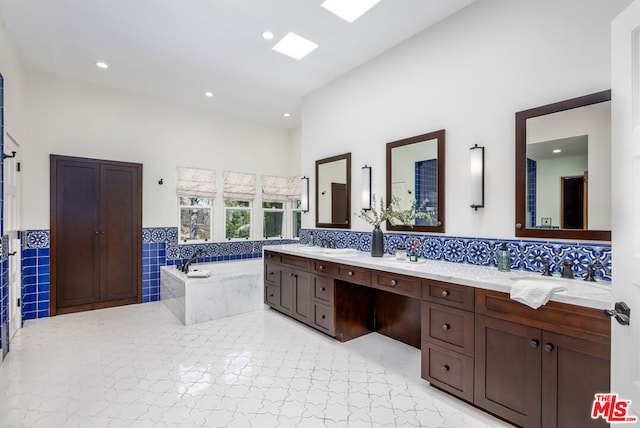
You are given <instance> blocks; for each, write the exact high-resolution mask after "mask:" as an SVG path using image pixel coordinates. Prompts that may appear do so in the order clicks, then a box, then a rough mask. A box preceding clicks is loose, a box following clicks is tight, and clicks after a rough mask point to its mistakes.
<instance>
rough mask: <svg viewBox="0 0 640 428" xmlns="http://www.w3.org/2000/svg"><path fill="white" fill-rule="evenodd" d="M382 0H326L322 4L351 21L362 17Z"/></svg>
mask: <svg viewBox="0 0 640 428" xmlns="http://www.w3.org/2000/svg"><path fill="white" fill-rule="evenodd" d="M379 1H380V0H325V1H324V3H322V4H321V6H322V7H324V8H325V9H327V10H328V11H329V12H331V13H333V14H334V15H338V16H339V17H340V18H342V19H344V20H345V21H347V22H349V23H351V22H353V21H355V20H356V19H358V18H360V17H361V16H362V15H364V13H365V12H366V11H368V10H369V9H371V8H372V7H373V6H375V5H376V4H378V2H379Z"/></svg>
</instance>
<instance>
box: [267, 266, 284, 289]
mask: <svg viewBox="0 0 640 428" xmlns="http://www.w3.org/2000/svg"><path fill="white" fill-rule="evenodd" d="M281 272H282V271H281V270H280V268H279V266H278V265H275V264H273V263H270V262H265V263H264V280H265V282H267V283H270V284H280V273H281Z"/></svg>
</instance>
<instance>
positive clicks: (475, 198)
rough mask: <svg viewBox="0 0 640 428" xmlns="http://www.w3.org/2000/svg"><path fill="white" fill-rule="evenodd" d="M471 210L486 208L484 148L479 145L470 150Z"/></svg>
mask: <svg viewBox="0 0 640 428" xmlns="http://www.w3.org/2000/svg"><path fill="white" fill-rule="evenodd" d="M470 154H471V156H470V158H469V167H470V169H469V172H470V180H471V208H473V209H474V210H476V211H477V210H478V208H484V147H482V146H478V145H477V144H476V145H475V146H473V147H471V149H470Z"/></svg>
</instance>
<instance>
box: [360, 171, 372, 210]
mask: <svg viewBox="0 0 640 428" xmlns="http://www.w3.org/2000/svg"><path fill="white" fill-rule="evenodd" d="M362 209H363V210H365V211H368V210H370V209H371V167H370V166H367V165H365V166H363V167H362Z"/></svg>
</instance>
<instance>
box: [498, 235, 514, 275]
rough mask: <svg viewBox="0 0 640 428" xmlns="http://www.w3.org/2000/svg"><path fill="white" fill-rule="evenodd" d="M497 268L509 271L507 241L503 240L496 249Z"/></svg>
mask: <svg viewBox="0 0 640 428" xmlns="http://www.w3.org/2000/svg"><path fill="white" fill-rule="evenodd" d="M498 270H499V271H502V272H509V270H511V253H510V252H509V250H507V243H506V242H503V243H502V245H501V246H500V250H499V251H498Z"/></svg>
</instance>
